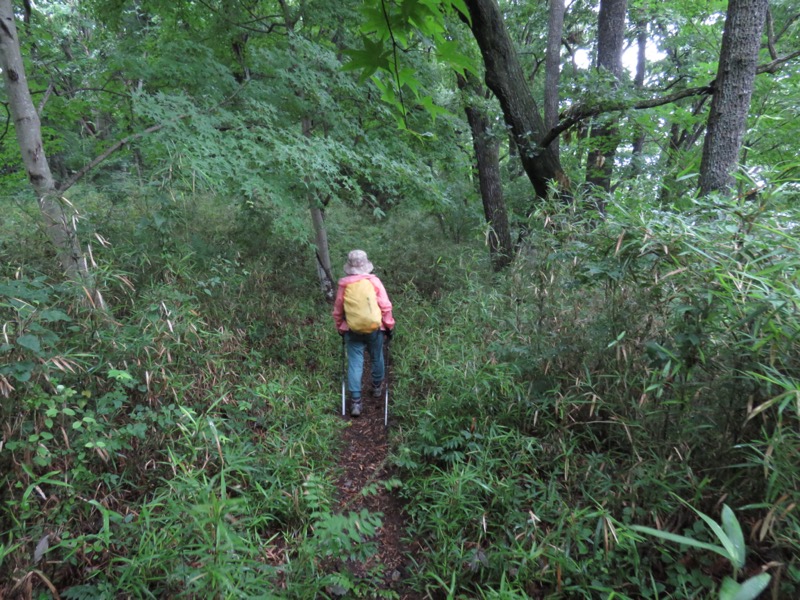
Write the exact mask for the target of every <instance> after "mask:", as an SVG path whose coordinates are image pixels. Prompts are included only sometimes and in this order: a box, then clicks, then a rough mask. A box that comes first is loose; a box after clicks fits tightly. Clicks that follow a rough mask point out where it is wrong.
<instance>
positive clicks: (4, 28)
mask: <svg viewBox="0 0 800 600" xmlns="http://www.w3.org/2000/svg"><path fill="white" fill-rule="evenodd" d="M0 68H2V69H3V77H4V79H5V83H6V93H7V95H8V104H9V108H10V111H11V118H12V119H13V120H14V129H15V130H16V134H17V143H18V144H19V148H20V152H21V153H22V161H23V163H24V165H25V170H26V171H27V173H28V180H29V181H30V183H31V186H32V187H33V189H34V191H35V192H36V195H37V197H38V202H39V210H40V212H41V215H42V219H43V221H44V228H45V231H46V233H47V236H48V237H49V238H50V241H51V243H52V244H53V248H54V249H55V252H56V256H57V257H58V261H59V263H60V264H61V267H62V269H63V270H64V273H65V275H66V276H67V278H68V279H70V280H71V281H74V282H76V283H78V284H80V285H81V286H83V287H84V288H85V290H86V292H87V295H88V296H89V297H90V298H92V301H93V302H94V303H95V306H98V307H100V308H104V304H103V300H102V297H101V296H100V294H99V292H98V291H97V290H96V289H95V288H94V285H93V282H92V277H91V274H90V273H89V267H88V264H87V262H86V256H85V255H84V253H83V250H82V249H81V246H80V243H79V241H78V234H77V231H76V230H75V218H76V216H75V211H74V210H73V209H72V206H71V205H70V204H69V202H68V201H67V200H66V199H65V198H62V197H61V195H60V194H59V191H58V189H57V187H56V183H55V180H54V179H53V174H52V173H51V171H50V166H49V164H48V162H47V156H46V155H45V153H44V145H43V143H42V128H41V122H40V120H39V114H38V113H37V112H36V108H35V107H34V105H33V100H32V99H31V93H30V90H29V89H28V81H27V77H26V76H25V67H24V65H23V62H22V54H21V51H20V44H19V38H18V37H17V28H16V24H15V21H14V7H13V4H12V2H11V0H0Z"/></svg>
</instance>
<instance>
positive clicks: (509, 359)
mask: <svg viewBox="0 0 800 600" xmlns="http://www.w3.org/2000/svg"><path fill="white" fill-rule="evenodd" d="M785 193H786V192H785V190H781V189H775V190H773V191H772V192H770V193H769V194H765V195H764V196H763V197H762V198H761V199H760V200H758V201H757V202H755V203H747V204H742V205H738V206H731V205H727V204H722V201H720V200H714V201H708V202H705V203H698V204H697V205H695V206H693V207H692V208H691V210H687V211H684V212H683V213H682V214H675V213H667V212H663V213H660V212H652V211H647V212H645V211H642V210H640V209H639V208H638V207H636V206H635V205H633V203H632V201H631V204H630V205H625V204H624V203H617V204H616V205H614V206H613V210H611V211H610V214H609V217H608V219H606V220H605V221H602V222H600V221H596V220H590V219H588V218H587V217H586V216H585V215H586V212H585V211H577V210H573V207H565V206H563V205H560V204H559V205H552V206H546V207H543V208H542V209H541V210H540V211H538V212H536V213H535V214H533V215H532V216H531V220H530V228H531V233H530V235H529V236H528V238H527V239H528V242H527V243H526V245H525V246H524V248H522V250H521V254H520V257H519V259H518V260H517V261H516V263H515V264H514V266H513V268H512V269H511V270H509V271H508V272H506V273H504V274H501V275H492V274H491V269H490V268H489V265H488V258H487V257H486V255H485V252H484V249H483V248H482V247H480V245H479V244H478V243H477V241H478V240H480V234H479V233H477V232H476V234H475V235H474V236H472V237H470V236H466V237H463V236H462V238H463V239H462V241H461V242H460V244H458V245H456V244H453V243H452V241H451V239H450V238H449V235H450V234H451V232H452V230H448V224H447V223H445V222H436V221H434V220H430V221H426V219H425V218H424V217H420V215H419V214H415V213H414V211H411V210H409V211H403V210H400V209H399V208H398V209H396V210H395V211H393V213H392V214H391V215H390V216H388V217H386V221H384V220H376V219H377V217H375V216H374V215H372V214H368V213H366V212H365V213H364V214H363V215H362V216H360V217H358V219H357V220H356V221H353V219H352V215H353V213H352V210H351V209H348V212H347V213H346V214H345V212H344V211H341V212H337V211H331V212H329V215H328V219H329V227H330V229H331V231H334V232H336V236H335V239H337V240H339V241H340V242H341V244H347V245H346V246H344V245H342V246H340V247H337V248H334V249H333V250H334V256H337V257H341V256H344V253H345V251H346V250H347V249H349V247H350V246H351V245H357V242H356V240H358V239H374V240H376V241H375V243H374V246H373V245H372V244H371V243H370V244H364V245H368V246H369V247H368V250H369V251H370V256H371V257H372V258H373V261H374V262H375V264H376V265H377V266H378V267H379V269H380V271H381V274H382V277H383V278H384V280H385V281H386V284H387V287H388V288H389V289H390V293H392V296H393V299H394V301H395V307H396V308H395V313H396V315H397V317H398V330H397V331H398V334H397V339H396V342H395V343H394V345H393V353H392V357H393V361H392V362H393V372H392V385H393V394H392V397H393V402H392V407H391V408H392V415H393V419H392V422H393V428H392V430H391V435H390V437H391V440H392V450H391V452H392V453H391V457H390V461H391V463H392V464H393V465H394V467H395V470H396V475H397V479H398V481H396V482H394V484H393V485H397V484H398V483H399V487H398V488H397V489H396V493H397V494H399V495H400V496H401V497H402V498H403V499H404V500H405V502H406V510H407V523H408V537H409V538H410V539H413V540H415V541H416V542H417V544H418V547H417V549H416V552H415V553H414V560H415V561H416V562H417V564H416V567H415V568H414V569H412V570H410V571H409V572H408V573H407V574H406V576H407V577H408V579H409V581H408V585H409V586H410V589H414V590H416V591H417V592H418V593H419V595H420V597H424V596H425V595H428V596H430V597H434V598H439V597H448V598H525V597H533V598H557V597H564V598H567V597H568V598H597V597H607V598H611V597H614V598H693V597H709V596H714V595H718V596H719V597H725V598H733V597H736V598H741V597H755V595H750V596H736V595H728V596H725V595H724V594H725V593H728V594H733V593H734V592H735V591H736V590H734V587H732V586H738V585H740V584H742V583H745V584H746V585H747V583H746V582H751V583H749V585H750V586H755V585H756V584H758V585H761V584H763V585H761V587H764V585H766V586H768V587H767V589H768V592H765V593H771V594H772V597H774V598H788V597H792V596H793V595H794V594H796V593H797V591H798V589H800V587H799V584H798V582H799V581H800V564H798V562H797V560H798V548H800V520H798V515H797V511H796V508H795V507H796V504H797V502H798V500H799V499H800V498H798V490H800V481H799V480H800V468H799V467H798V461H797V458H798V457H797V449H798V447H800V444H798V442H800V440H798V431H799V430H798V410H800V404H799V403H800V400H799V398H800V391H798V381H800V357H799V356H798V344H797V340H796V337H797V332H798V331H800V323H798V316H797V315H798V311H797V302H798V292H797V289H798V287H797V286H798V282H797V273H798V267H800V262H798V261H800V259H799V258H798V257H800V248H798V241H797V240H798V236H797V232H796V231H795V221H794V219H793V217H792V215H791V214H788V213H787V212H779V211H778V210H777V207H779V206H782V205H783V204H784V203H785V200H786V198H785V196H784V194H785ZM98 202H99V201H98ZM192 203H193V206H192V209H191V210H188V209H187V208H186V206H185V205H184V206H182V205H179V204H169V203H165V205H164V210H163V211H162V212H161V213H160V214H161V216H160V217H159V219H158V220H155V219H150V220H148V219H147V218H145V216H146V215H145V214H136V213H135V210H134V209H132V208H131V207H133V206H136V203H130V204H126V208H125V210H122V209H121V208H118V209H117V210H119V212H118V213H117V212H115V211H112V213H111V216H110V218H108V219H107V220H106V221H105V223H104V227H105V232H106V237H105V241H106V242H107V243H106V245H104V246H101V247H99V248H97V249H96V250H95V253H94V256H95V260H96V261H97V262H98V263H99V264H106V265H109V264H113V265H114V268H113V270H107V271H102V272H101V277H102V282H101V284H102V285H101V287H102V289H103V290H104V291H105V295H106V299H107V301H108V303H109V306H111V307H112V308H111V311H110V312H109V313H106V314H103V313H98V311H96V310H92V309H91V307H89V306H87V305H86V303H85V302H81V300H80V298H76V297H75V295H74V294H75V291H74V290H72V289H70V288H69V287H67V286H64V285H63V284H58V283H55V282H56V281H59V278H58V276H57V275H54V274H53V273H48V272H46V270H45V269H44V267H43V265H49V264H50V263H49V262H47V261H46V260H45V259H46V257H42V259H41V260H39V259H37V258H36V256H35V255H34V251H33V250H31V248H36V247H39V246H38V245H35V244H32V243H19V244H16V243H15V244H14V245H13V246H11V245H5V246H3V247H2V257H3V261H2V264H3V271H4V272H3V275H4V279H3V283H2V286H0V313H1V314H2V321H3V339H2V344H3V345H2V349H1V350H2V357H3V360H2V364H0V386H2V387H0V391H2V398H0V407H1V408H0V417H1V418H0V422H2V424H3V425H2V426H3V430H2V447H0V466H1V467H2V468H0V473H2V480H1V481H0V483H1V487H0V489H2V496H3V508H2V512H1V513H0V532H2V537H1V538H0V590H2V592H3V594H5V595H6V597H35V598H48V597H55V596H56V595H57V594H58V595H59V596H60V597H62V598H69V599H78V598H124V597H130V598H148V597H149V598H153V597H209V598H210V597H215V598H234V597H254V596H256V595H258V594H263V593H264V590H265V589H266V590H271V591H272V592H271V593H274V595H275V596H278V597H287V598H317V597H324V596H326V595H329V594H330V593H331V591H330V590H331V589H342V588H341V587H338V588H337V586H336V584H337V582H339V581H341V578H342V577H344V576H345V575H343V574H336V573H327V572H326V571H325V569H324V558H325V556H330V555H334V554H336V555H338V554H340V553H341V552H342V551H343V549H344V551H345V553H346V554H347V555H349V556H351V557H352V558H353V559H356V560H357V559H359V558H363V557H365V556H367V555H368V554H369V553H370V544H371V542H370V533H371V532H372V531H374V528H375V527H377V526H379V525H380V519H379V516H377V515H370V514H362V515H352V514H351V515H349V516H347V515H336V514H334V513H333V511H332V508H331V507H332V506H333V505H334V498H335V496H336V493H337V491H336V489H335V487H334V482H335V481H336V472H337V463H338V461H340V460H342V458H340V456H339V448H338V447H337V442H338V439H339V431H340V428H341V427H342V425H343V421H342V420H340V418H339V417H338V415H337V410H338V382H339V369H340V365H339V362H338V361H339V358H340V357H339V356H338V353H337V348H338V346H337V343H338V339H336V334H335V332H334V331H333V328H332V326H331V323H330V316H329V307H328V305H327V304H326V303H325V302H324V301H323V299H322V294H321V293H320V292H319V288H318V285H317V283H316V280H315V279H314V273H313V272H312V270H311V269H310V268H309V265H310V264H313V263H312V261H311V256H312V255H311V253H310V251H309V250H308V248H306V247H304V246H302V245H297V246H294V247H292V246H291V245H290V244H287V243H286V241H285V240H284V239H281V238H280V237H279V236H271V235H270V234H269V231H270V226H269V223H264V224H263V228H262V229H261V233H258V234H256V233H255V231H257V230H258V229H259V226H258V225H257V224H256V223H253V222H252V221H248V220H245V219H239V218H238V217H239V215H236V214H228V213H227V212H225V211H223V210H221V209H219V208H218V206H217V204H216V203H215V201H214V200H213V198H193V199H192ZM98 209H99V207H98ZM345 217H346V218H345ZM13 218H23V216H22V215H20V214H16V213H15V215H14V217H13ZM459 219H461V224H460V225H459V227H460V228H461V229H462V230H463V224H464V223H465V222H469V215H461V216H460V217H459ZM465 219H466V220H465ZM475 222H476V223H477V222H478V219H477V218H476V219H475ZM387 225H388V226H387ZM200 231H202V232H203V235H202V236H200V235H198V232H200ZM364 232H367V233H366V235H367V236H368V237H364V238H359V237H358V236H362V235H365V233H364ZM389 233H391V235H390V234H389ZM460 235H461V234H460ZM132 240H136V242H135V244H134V243H133V242H132ZM231 240H237V241H236V242H231ZM472 240H474V241H475V242H476V243H473V241H472ZM22 265H25V266H22ZM30 265H39V270H36V268H35V267H31V266H30ZM723 505H725V506H726V507H728V511H727V512H725V511H722V507H723ZM698 513H701V514H698ZM723 517H725V519H723ZM348 519H349V520H353V519H358V520H359V527H360V529H358V528H357V527H354V525H353V523H351V522H350V521H348ZM721 520H722V521H721ZM719 522H722V525H721V526H717V527H716V528H714V527H713V526H711V525H710V523H713V524H714V525H716V524H717V523H719ZM737 527H738V528H739V529H740V531H741V532H742V533H741V535H742V538H741V540H740V541H738V542H737V538H736V528H737ZM647 528H650V529H649V530H648V529H647ZM652 530H655V531H652ZM354 531H358V532H359V533H355V534H353V532H354ZM720 531H722V532H723V533H725V535H726V537H727V538H728V544H726V541H725V540H724V539H723V538H721V537H720V536H719V533H718V532H720ZM353 535H354V536H355V537H353ZM670 535H672V537H670ZM659 536H660V537H659ZM675 536H682V537H675ZM730 544H733V545H734V546H736V547H732V546H730ZM742 544H744V546H746V547H740V546H741V545H742ZM715 548H716V549H715ZM764 573H766V574H767V575H766V576H765V575H762V574H764ZM758 576H761V577H760V578H757V579H752V578H754V577H758ZM767 577H768V578H769V581H768V582H767V581H766V579H767ZM723 582H725V583H724V584H723ZM346 589H349V590H351V592H350V593H351V595H356V596H361V597H374V596H377V597H381V594H382V593H383V592H381V590H379V589H378V588H377V587H372V586H370V585H362V586H360V587H359V586H356V585H354V584H353V582H350V585H348V586H346ZM726 589H727V590H728V591H727V592H726ZM737 589H738V592H739V593H746V592H747V589H745V588H742V589H739V588H737ZM731 590H734V591H731ZM742 590H744V591H742ZM770 591H771V592H770ZM756 593H757V592H756Z"/></svg>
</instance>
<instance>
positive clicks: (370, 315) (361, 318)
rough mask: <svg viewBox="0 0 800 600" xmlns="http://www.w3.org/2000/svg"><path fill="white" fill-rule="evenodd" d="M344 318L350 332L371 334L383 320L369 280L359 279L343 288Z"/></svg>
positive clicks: (373, 288)
mask: <svg viewBox="0 0 800 600" xmlns="http://www.w3.org/2000/svg"><path fill="white" fill-rule="evenodd" d="M344 318H345V321H347V326H348V327H349V328H350V331H353V332H355V333H372V332H373V331H375V330H376V329H378V328H379V327H380V326H381V321H382V319H383V317H382V315H381V309H380V307H379V306H378V295H377V294H376V293H375V286H373V285H372V282H371V281H370V280H369V278H368V277H367V278H364V279H359V280H358V281H354V282H353V283H350V284H348V285H347V287H346V288H344Z"/></svg>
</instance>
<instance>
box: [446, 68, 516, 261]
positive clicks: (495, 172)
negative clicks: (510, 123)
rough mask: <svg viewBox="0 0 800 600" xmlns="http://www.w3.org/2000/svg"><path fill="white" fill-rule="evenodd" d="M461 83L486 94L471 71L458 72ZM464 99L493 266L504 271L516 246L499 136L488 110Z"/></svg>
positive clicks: (472, 92)
mask: <svg viewBox="0 0 800 600" xmlns="http://www.w3.org/2000/svg"><path fill="white" fill-rule="evenodd" d="M458 86H459V87H460V88H461V89H462V90H464V91H465V92H467V94H469V95H475V96H478V97H481V96H484V95H485V94H484V93H483V90H482V89H481V86H480V84H479V83H478V82H477V81H476V79H475V78H474V77H473V76H472V75H470V74H467V76H466V78H465V77H461V76H460V75H459V76H458ZM464 100H465V105H464V112H465V113H466V115H467V121H468V122H469V126H470V129H471V131H472V147H473V148H474V150H475V161H476V163H477V167H478V184H479V187H480V192H481V200H482V201H483V214H484V217H485V218H486V223H487V224H488V225H489V256H490V257H491V261H492V268H493V269H494V270H495V271H502V270H503V269H504V268H506V267H507V266H508V265H510V264H511V260H512V258H513V251H514V249H513V246H512V244H511V230H510V229H509V226H508V213H507V211H506V204H505V200H504V199H503V184H502V180H501V177H500V139H499V138H497V137H492V136H491V135H490V134H489V130H490V127H491V124H490V122H489V119H488V118H487V116H486V114H485V113H484V112H483V111H482V110H480V109H478V108H476V107H475V106H473V105H472V104H471V103H470V99H469V98H468V97H465V99H464Z"/></svg>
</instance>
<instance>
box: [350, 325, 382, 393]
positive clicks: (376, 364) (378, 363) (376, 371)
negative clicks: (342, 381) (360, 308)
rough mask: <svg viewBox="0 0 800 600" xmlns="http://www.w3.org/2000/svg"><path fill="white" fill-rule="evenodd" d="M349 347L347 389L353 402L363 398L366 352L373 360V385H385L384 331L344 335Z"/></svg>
mask: <svg viewBox="0 0 800 600" xmlns="http://www.w3.org/2000/svg"><path fill="white" fill-rule="evenodd" d="M344 342H345V345H346V347H347V389H349V390H350V397H351V398H352V399H353V400H357V399H359V398H361V376H362V374H363V373H364V350H366V351H367V352H369V357H370V359H372V384H373V385H374V386H379V385H380V384H381V383H383V371H384V366H383V331H381V330H380V329H378V330H377V331H373V332H372V333H366V334H364V333H353V332H352V331H348V332H346V333H345V334H344Z"/></svg>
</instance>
